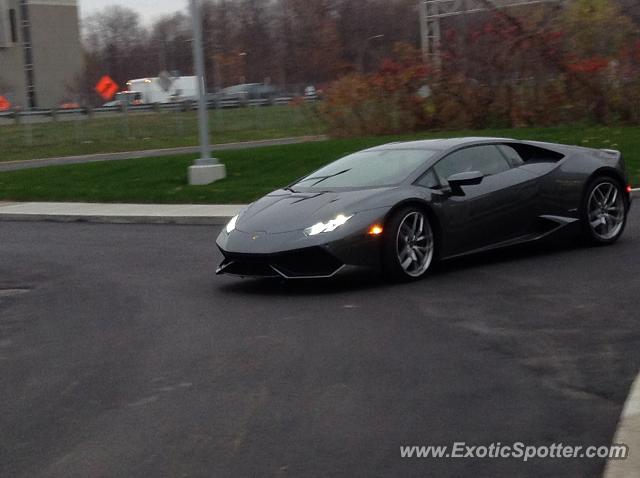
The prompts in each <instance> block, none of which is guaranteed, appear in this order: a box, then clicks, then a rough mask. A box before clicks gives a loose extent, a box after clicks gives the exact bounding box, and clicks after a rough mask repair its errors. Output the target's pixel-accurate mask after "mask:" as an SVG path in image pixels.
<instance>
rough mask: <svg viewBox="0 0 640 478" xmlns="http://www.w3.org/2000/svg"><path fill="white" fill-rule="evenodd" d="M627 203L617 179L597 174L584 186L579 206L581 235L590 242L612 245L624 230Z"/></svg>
mask: <svg viewBox="0 0 640 478" xmlns="http://www.w3.org/2000/svg"><path fill="white" fill-rule="evenodd" d="M626 221H627V202H626V201H625V198H624V188H623V187H622V186H621V185H620V183H619V181H617V180H615V179H613V178H611V177H608V176H601V177H598V178H596V179H595V180H593V181H592V182H591V183H590V184H589V186H588V187H587V190H586V193H585V197H584V198H583V206H582V222H583V235H584V237H585V238H586V239H587V241H589V242H590V243H592V244H612V243H614V242H615V241H617V240H618V238H619V237H620V236H621V235H622V232H623V231H624V227H625V225H626Z"/></svg>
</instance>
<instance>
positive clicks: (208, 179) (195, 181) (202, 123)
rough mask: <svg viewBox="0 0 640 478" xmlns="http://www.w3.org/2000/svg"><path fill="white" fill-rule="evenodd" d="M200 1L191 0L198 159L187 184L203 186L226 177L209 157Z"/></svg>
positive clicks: (216, 162) (221, 166) (220, 167)
mask: <svg viewBox="0 0 640 478" xmlns="http://www.w3.org/2000/svg"><path fill="white" fill-rule="evenodd" d="M200 13H201V3H200V0H191V21H192V23H193V61H194V66H195V68H194V69H195V74H196V78H197V82H198V129H199V132H200V133H199V136H200V158H199V159H197V160H196V161H195V163H194V164H193V166H190V167H189V174H188V176H189V184H191V185H203V184H211V183H212V182H214V181H217V180H219V179H223V178H224V177H225V176H226V171H225V167H224V164H220V163H218V160H217V159H215V158H212V157H211V147H210V145H209V112H208V111H207V98H206V95H207V90H206V85H205V75H204V51H203V46H202V23H201V16H200Z"/></svg>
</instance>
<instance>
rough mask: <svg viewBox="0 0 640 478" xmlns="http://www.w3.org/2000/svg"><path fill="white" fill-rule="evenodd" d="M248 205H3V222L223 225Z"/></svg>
mask: <svg viewBox="0 0 640 478" xmlns="http://www.w3.org/2000/svg"><path fill="white" fill-rule="evenodd" d="M244 207H246V206H244V205H208V204H206V205H205V204H94V203H56V202H24V203H6V202H5V203H2V202H0V221H55V222H74V221H82V222H98V223H113V224H129V223H138V224H208V225H221V224H226V223H227V221H229V219H230V218H231V217H233V216H235V215H236V214H238V212H239V211H241V210H242V209H243V208H244Z"/></svg>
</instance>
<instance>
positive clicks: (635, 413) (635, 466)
mask: <svg viewBox="0 0 640 478" xmlns="http://www.w3.org/2000/svg"><path fill="white" fill-rule="evenodd" d="M613 443H615V444H625V445H627V446H628V447H629V456H628V457H627V458H626V459H625V460H608V461H607V465H606V467H605V470H604V475H603V477H604V478H638V477H639V476H640V374H639V375H638V376H637V377H636V380H635V382H634V383H633V385H631V391H630V393H629V396H628V397H627V401H626V402H625V404H624V408H623V409H622V413H621V414H620V421H619V422H618V429H617V430H616V434H615V436H614V438H613Z"/></svg>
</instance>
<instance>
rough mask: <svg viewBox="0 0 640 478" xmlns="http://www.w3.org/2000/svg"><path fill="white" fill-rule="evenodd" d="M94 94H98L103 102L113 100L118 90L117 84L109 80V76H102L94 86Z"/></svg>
mask: <svg viewBox="0 0 640 478" xmlns="http://www.w3.org/2000/svg"><path fill="white" fill-rule="evenodd" d="M95 89H96V93H98V94H99V95H100V96H102V98H103V99H104V100H105V101H109V100H110V99H111V98H113V95H115V94H116V93H117V92H118V90H119V89H120V88H118V84H117V83H116V82H115V81H113V80H112V79H111V77H110V76H109V75H104V76H103V77H102V78H100V81H98V84H97V85H96V88H95Z"/></svg>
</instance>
